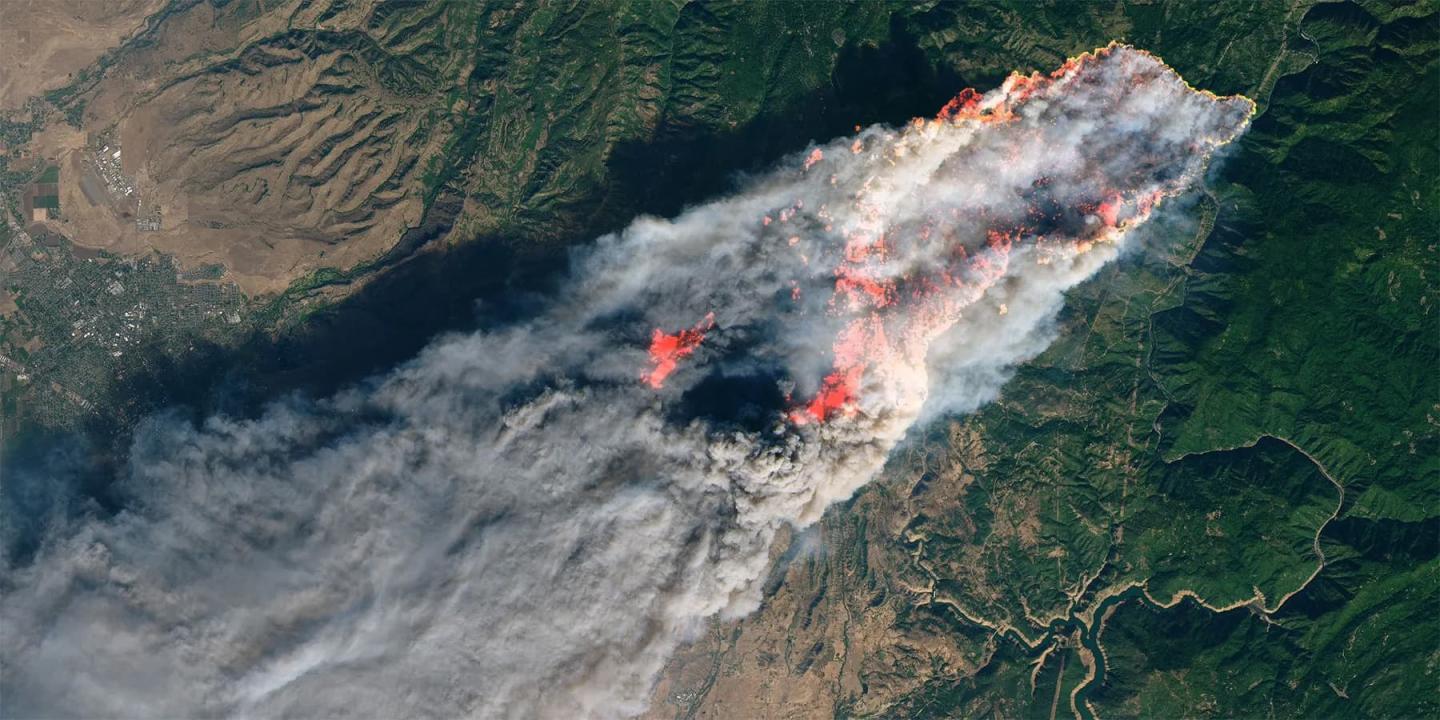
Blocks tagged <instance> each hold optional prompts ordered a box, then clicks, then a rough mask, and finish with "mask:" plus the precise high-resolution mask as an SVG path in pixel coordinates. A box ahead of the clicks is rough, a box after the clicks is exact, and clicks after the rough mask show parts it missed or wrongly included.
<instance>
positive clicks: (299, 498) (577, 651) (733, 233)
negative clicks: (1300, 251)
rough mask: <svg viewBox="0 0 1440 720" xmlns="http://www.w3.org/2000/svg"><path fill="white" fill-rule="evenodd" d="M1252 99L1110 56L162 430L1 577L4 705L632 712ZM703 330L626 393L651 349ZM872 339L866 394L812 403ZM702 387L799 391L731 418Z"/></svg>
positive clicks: (162, 420)
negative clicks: (382, 350) (364, 367)
mask: <svg viewBox="0 0 1440 720" xmlns="http://www.w3.org/2000/svg"><path fill="white" fill-rule="evenodd" d="M1251 109H1252V108H1251V104H1250V103H1249V102H1248V101H1246V100H1243V99H1233V98H1232V99H1219V98H1215V97H1213V96H1207V95H1204V94H1201V93H1198V92H1195V91H1192V90H1190V89H1188V88H1187V87H1186V86H1185V85H1184V84H1183V82H1182V81H1181V80H1180V79H1179V77H1178V76H1176V75H1174V74H1173V73H1171V72H1170V71H1169V70H1168V69H1166V68H1165V67H1164V66H1163V65H1161V64H1160V63H1159V62H1158V61H1156V60H1155V59H1154V58H1152V57H1150V56H1148V55H1145V54H1143V53H1140V52H1138V51H1134V50H1131V49H1129V48H1125V47H1114V48H1111V49H1107V50H1105V51H1101V52H1100V53H1098V54H1097V55H1096V56H1094V57H1091V58H1089V59H1087V60H1084V61H1081V62H1079V63H1074V64H1073V65H1072V66H1067V68H1066V69H1065V71H1064V73H1062V74H1060V75H1058V76H1057V77H1055V78H1054V79H1051V78H1036V79H1032V80H1029V81H1025V80H1015V81H1012V82H1010V83H1007V85H1006V86H1005V87H1004V88H1001V89H999V90H996V91H995V92H993V93H990V94H989V95H986V96H985V97H984V98H981V99H979V100H977V101H976V103H975V104H973V105H971V106H969V107H967V108H966V109H965V110H964V111H963V112H960V113H959V114H957V115H955V116H953V117H949V118H947V119H944V120H937V121H926V122H919V123H917V124H915V125H912V126H907V127H906V128H902V129H890V128H884V127H872V128H869V129H867V130H864V131H863V132H861V133H859V134H858V135H857V136H855V137H852V138H845V139H842V140H839V141H836V142H833V143H830V144H828V145H826V146H824V147H820V148H814V149H813V150H816V151H818V152H813V153H812V152H807V153H802V154H800V155H798V156H796V157H795V158H793V159H792V160H791V161H790V162H787V163H785V164H783V166H782V167H780V168H778V169H776V170H775V171H774V172H773V173H771V174H770V175H768V176H766V177H764V178H761V179H758V180H757V181H755V182H754V183H753V184H752V186H751V187H750V188H749V189H747V190H746V191H744V192H742V193H740V194H738V195H735V196H733V197H729V198H726V199H722V200H719V201H716V202H712V203H710V204H707V205H703V206H700V207H697V208H694V209H692V210H689V211H687V212H686V213H684V214H683V215H681V216H680V217H678V218H675V219H673V220H661V219H653V218H645V219H641V220H638V221H636V222H635V223H634V224H633V225H631V226H630V227H629V228H627V229H626V230H625V231H623V232H621V233H618V234H615V235H612V236H608V237H604V238H601V239H600V240H599V241H597V242H596V243H595V244H594V245H593V247H592V248H590V249H589V250H588V251H586V253H585V254H584V255H583V256H581V257H579V258H577V260H576V262H575V266H574V269H573V273H572V277H573V280H572V282H571V284H570V287H568V288H567V289H566V290H565V291H564V292H562V293H561V294H560V296H559V297H558V298H557V299H556V300H555V302H554V304H553V306H552V307H551V308H550V309H549V310H548V311H546V312H545V313H544V314H543V315H541V316H540V317H539V318H538V319H536V320H534V321H533V322H530V323H527V324H525V325H524V326H523V327H517V328H511V329H506V330H500V331H495V332H481V333H475V334H471V335H464V336H451V337H445V338H441V339H438V340H437V341H435V342H434V343H433V344H432V345H431V346H430V347H429V348H428V349H426V350H425V351H424V352H423V353H421V354H420V356H419V357H417V358H415V359H414V360H413V361H411V362H409V363H407V364H405V365H403V366H401V367H399V368H397V369H395V370H394V371H393V372H391V373H389V374H388V375H386V376H385V377H382V378H378V379H376V380H374V381H372V382H369V383H366V384H364V385H363V386H361V387H358V388H355V389H352V390H350V391H347V392H344V393H341V394H339V395H338V396H336V397H333V398H330V399H326V400H322V401H303V400H290V401H284V402H278V403H276V404H275V405H273V406H272V407H270V408H269V409H268V410H267V411H266V412H265V413H264V414H263V415H261V416H260V417H259V418H258V419H253V420H234V419H228V418H224V417H215V418H211V419H209V420H208V421H206V422H204V423H203V424H201V425H199V426H194V425H191V424H188V423H186V422H183V421H181V420H178V419H175V418H171V417H159V418H155V419H152V420H150V421H148V422H147V423H146V424H145V425H144V426H143V427H142V428H141V429H140V431H139V433H138V439H137V440H136V442H135V445H134V448H133V450H132V453H131V455H130V458H129V465H128V467H127V468H126V471H125V477H124V480H123V483H124V491H125V493H126V495H127V497H128V498H129V499H130V502H131V504H130V506H129V507H128V509H127V510H126V511H124V512H123V513H121V514H120V515H119V516H118V517H115V518H113V519H109V520H104V521H101V520H95V519H89V520H84V521H80V522H70V523H62V522H61V521H59V520H56V521H55V525H54V527H53V528H52V530H51V532H50V533H49V536H48V539H47V541H46V542H45V544H44V546H43V547H42V549H41V550H40V551H39V553H38V555H37V556H36V558H35V559H34V561H33V562H32V563H30V564H28V565H26V566H24V567H13V568H9V569H8V572H7V573H6V574H5V576H6V579H5V580H4V586H3V587H4V591H5V592H4V603H3V611H0V621H3V630H4V634H3V638H0V671H3V677H0V697H3V711H4V714H6V715H8V716H17V717H19V716H72V717H80V716H84V717H146V718H149V717H200V716H215V715H252V716H306V717H309V716H322V715H345V716H357V717H377V718H378V717H401V716H406V717H408V716H441V717H455V716H481V717H564V718H570V717H578V716H591V717H620V716H627V715H631V714H635V713H638V712H640V711H641V710H643V709H644V706H645V702H646V698H647V696H648V694H649V692H650V689H651V686H652V684H653V682H654V678H655V676H656V674H657V673H658V671H659V669H660V668H661V666H662V664H663V663H664V661H665V659H666V658H667V657H668V655H669V654H670V652H671V651H672V650H673V648H674V647H675V645H676V644H677V643H678V642H681V641H682V640H683V639H684V638H685V637H686V636H687V634H689V633H691V632H693V631H694V630H695V629H696V628H697V627H698V626H699V625H700V624H701V623H703V622H704V621H705V620H706V619H708V618H711V617H713V616H715V615H716V614H723V615H728V616H739V615H743V614H745V613H747V612H750V611H751V610H753V609H754V608H755V607H756V606H757V603H758V602H759V594H758V593H759V582H758V581H759V580H760V579H761V578H762V576H763V573H764V571H765V569H766V564H767V558H768V552H769V549H770V544H771V542H772V539H773V538H774V537H775V534H776V533H777V531H778V530H780V529H781V528H782V527H784V526H785V525H786V524H793V525H797V526H803V525H805V524H809V523H812V522H814V521H815V520H816V519H817V518H818V517H819V516H820V514H821V513H822V512H823V511H824V510H825V508H826V507H827V506H829V505H830V504H832V503H834V502H836V501H838V500H842V499H844V498H846V497H849V496H850V495H851V494H852V493H853V492H854V491H855V490H856V489H857V488H858V487H860V486H861V485H863V484H864V483H866V482H868V481H869V480H870V479H871V478H873V477H874V475H875V474H876V472H878V470H879V469H880V467H881V466H882V464H883V463H884V461H885V458H886V456H887V455H888V453H889V451H890V450H891V448H893V447H894V445H895V444H896V443H897V442H898V441H899V440H900V439H901V438H902V437H903V435H904V434H905V432H906V431H907V429H908V428H909V427H910V426H911V425H912V424H913V423H915V422H916V421H917V419H918V418H920V417H921V416H922V413H924V412H926V411H927V402H928V403H929V406H928V408H929V410H930V411H937V409H938V410H945V411H948V410H955V409H968V408H973V407H975V406H976V405H978V404H979V403H981V402H984V401H985V400H987V399H988V398H990V397H993V396H994V394H995V393H996V392H998V389H999V387H1000V385H1001V384H1002V383H1003V382H1004V380H1005V378H1006V376H1007V375H1006V374H1007V371H1008V369H1009V368H1011V367H1013V366H1014V364H1015V363H1017V362H1020V361H1022V360H1024V359H1025V358H1027V357H1030V356H1033V354H1034V353H1036V352H1038V351H1039V350H1040V349H1042V348H1043V347H1044V345H1045V343H1046V342H1048V340H1049V337H1050V332H1051V330H1050V328H1051V326H1052V323H1051V319H1052V318H1053V315H1054V313H1055V311H1056V309H1057V308H1058V307H1059V306H1060V303H1061V302H1062V300H1063V293H1064V291H1065V290H1066V289H1067V288H1069V287H1072V286H1073V285H1075V284H1076V283H1078V282H1081V281H1082V280H1084V279H1085V278H1087V277H1089V276H1090V275H1091V274H1093V273H1094V271H1095V270H1096V269H1098V268H1099V267H1101V266H1103V265H1104V264H1105V263H1106V262H1108V261H1109V260H1111V259H1113V258H1114V256H1115V255H1116V254H1117V253H1118V252H1119V247H1120V243H1121V242H1122V240H1123V237H1124V235H1125V232H1126V230H1127V229H1129V228H1131V227H1134V226H1135V225H1137V224H1139V223H1140V222H1143V221H1144V219H1145V218H1146V217H1147V215H1148V212H1149V207H1150V206H1151V204H1153V202H1154V201H1155V200H1156V199H1158V198H1160V197H1162V196H1165V195H1170V194H1173V193H1175V192H1178V191H1179V190H1181V189H1183V188H1184V187H1185V186H1186V185H1187V184H1189V183H1190V182H1191V181H1192V180H1193V178H1195V177H1196V176H1197V174H1198V173H1200V172H1202V171H1203V168H1204V165H1205V162H1206V159H1207V158H1208V156H1209V154H1210V153H1211V152H1212V151H1213V150H1214V149H1215V148H1217V147H1219V146H1221V145H1223V144H1225V143H1227V142H1229V141H1230V140H1231V139H1233V138H1234V136H1235V135H1236V134H1237V133H1238V132H1240V131H1241V130H1242V129H1243V128H1244V126H1245V124H1246V122H1247V121H1248V117H1249V113H1250V111H1251ZM1107 199H1108V200H1107ZM1107 201H1108V202H1109V203H1110V205H1108V206H1102V205H1101V203H1102V202H1107ZM1107 214H1108V215H1107ZM767 219H768V220H767ZM992 231H994V232H992ZM995 232H1000V233H1002V234H1003V235H1004V236H1005V238H1006V239H1005V240H1004V242H1001V241H998V240H997V239H996V238H997V237H998V235H996V234H995ZM882 240H883V242H882ZM866 243H869V244H868V245H867V244H866ZM865 247H868V248H870V249H869V250H865V251H864V252H863V253H862V252H861V251H857V250H856V248H865ZM961 249H963V252H961ZM864 253H869V254H868V255H865V257H860V256H859V255H861V254H864ZM837 273H838V274H839V275H840V276H842V277H843V276H846V275H847V273H848V274H849V275H850V276H854V275H858V276H860V277H861V280H863V281H864V282H872V283H878V284H880V285H884V286H885V287H888V288H889V289H888V290H886V291H885V292H888V293H890V295H889V296H888V298H887V299H884V300H878V299H876V298H877V297H879V296H878V295H869V294H866V292H867V291H865V290H863V289H861V290H856V289H855V287H854V286H845V287H837ZM862 284H863V283H862ZM708 313H714V327H713V328H710V329H709V330H708V331H707V332H706V333H705V337H704V340H703V342H700V343H699V344H698V346H695V347H694V348H693V353H692V354H690V355H688V356H679V357H677V358H676V360H677V366H676V367H675V369H674V371H673V372H672V373H671V374H669V375H668V377H666V378H664V380H663V388H660V389H655V388H652V387H651V386H650V385H649V384H647V383H645V382H642V381H641V379H640V378H641V375H642V374H643V373H647V372H651V371H653V370H654V368H655V367H656V366H655V365H653V364H652V361H651V358H650V356H649V355H648V354H647V348H648V346H649V344H650V341H651V339H652V332H653V331H654V330H655V329H656V328H659V329H661V330H662V331H663V332H665V333H675V332H677V331H679V330H681V329H685V328H691V327H697V326H700V324H701V323H702V320H703V318H705V316H706V315H707V314H708ZM702 327H703V326H702ZM847 333H848V334H847ZM861 336H863V337H861ZM846 337H850V338H856V337H860V338H861V340H863V342H862V341H856V342H854V343H851V344H849V345H847V344H846V343H845V342H844V341H843V338H846ZM856 348H858V351H859V353H860V355H859V356H858V357H859V359H858V360H856V361H855V363H852V365H854V364H856V363H858V366H859V367H861V369H862V370H861V371H856V372H857V374H856V376H855V377H857V378H859V380H858V381H857V383H856V384H855V385H854V386H853V390H854V391H855V392H854V394H853V396H852V397H850V398H848V399H846V400H845V402H843V403H840V404H839V405H837V407H836V408H835V409H833V412H829V413H826V414H823V415H824V416H823V421H821V420H822V417H821V416H820V415H811V416H806V415H804V414H803V411H802V410H800V409H803V408H804V407H806V404H807V403H809V402H811V400H812V398H814V397H816V395H817V393H821V392H823V390H824V388H825V386H824V384H823V378H824V377H825V376H826V375H827V374H829V373H831V372H832V371H837V372H838V371H839V370H840V369H842V368H841V366H842V365H844V364H845V361H844V360H843V358H844V357H846V356H847V353H849V352H850V350H854V349H856ZM929 351H933V352H929ZM927 363H929V370H928V371H927ZM862 371H863V372H862ZM736 383H738V385H737V384H736ZM716 387H718V388H719V389H720V390H719V394H720V395H726V394H732V393H731V391H733V390H734V389H735V388H737V387H743V388H753V387H760V388H761V389H762V390H764V389H766V388H768V391H769V393H770V395H773V396H774V397H779V396H780V395H781V394H782V393H783V392H789V393H790V400H789V401H788V402H787V401H783V400H781V401H777V404H775V405H773V406H772V405H767V404H766V401H765V400H764V398H765V397H768V396H767V395H766V393H765V392H761V393H760V394H759V396H758V397H760V399H758V400H754V401H753V402H751V403H750V406H749V407H748V408H742V410H741V411H737V417H739V419H737V417H729V416H727V417H719V416H717V415H716V414H715V413H711V412H709V411H707V410H706V408H705V404H704V403H703V402H699V400H701V399H704V398H705V397H708V396H707V395H706V394H705V393H706V388H716ZM747 413H748V414H747ZM787 413H788V417H787ZM756 417H758V418H760V419H759V420H758V421H757V420H755V418H756Z"/></svg>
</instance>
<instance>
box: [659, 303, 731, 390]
mask: <svg viewBox="0 0 1440 720" xmlns="http://www.w3.org/2000/svg"><path fill="white" fill-rule="evenodd" d="M713 327H715V313H713V312H712V313H708V314H706V315H705V319H704V320H701V321H700V322H699V324H697V325H696V326H695V327H693V328H690V329H688V330H681V331H680V332H677V333H667V332H665V331H663V330H661V329H660V328H655V332H654V333H653V334H652V335H651V336H650V365H651V368H650V372H648V373H645V374H644V375H642V376H640V379H641V380H644V381H645V383H646V384H648V385H649V386H650V387H652V388H655V389H656V390H659V389H660V388H662V387H664V386H665V378H667V377H670V373H673V372H675V367H676V366H677V365H679V363H680V361H681V360H683V359H685V358H687V357H690V355H691V354H693V353H694V352H695V348H697V347H700V343H701V342H702V341H703V340H704V339H705V333H706V332H708V331H709V330H710V328H713Z"/></svg>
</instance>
